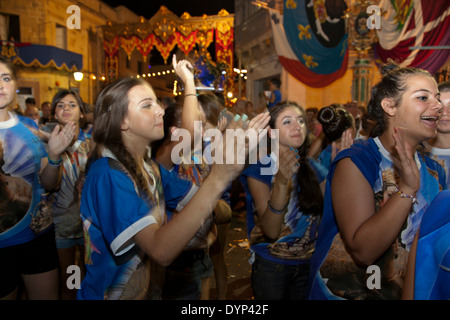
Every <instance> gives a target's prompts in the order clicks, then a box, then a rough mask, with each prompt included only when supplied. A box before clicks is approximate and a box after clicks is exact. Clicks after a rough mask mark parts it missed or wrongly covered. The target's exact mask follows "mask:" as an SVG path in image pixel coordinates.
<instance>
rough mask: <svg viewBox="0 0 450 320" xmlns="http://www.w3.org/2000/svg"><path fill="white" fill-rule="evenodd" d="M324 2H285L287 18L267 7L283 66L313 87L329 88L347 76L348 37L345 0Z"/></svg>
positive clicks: (276, 47) (301, 0) (287, 0)
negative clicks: (343, 21)
mask: <svg viewBox="0 0 450 320" xmlns="http://www.w3.org/2000/svg"><path fill="white" fill-rule="evenodd" d="M315 2H320V6H318V5H317V4H315ZM323 2H324V1H312V0H311V1H305V0H297V1H294V0H286V1H285V4H284V16H282V15H281V14H280V13H279V12H278V11H276V10H273V9H270V8H268V9H269V12H270V15H271V24H272V30H273V34H274V42H275V49H276V52H277V54H278V58H279V60H280V62H281V64H282V65H283V67H284V68H285V69H286V70H287V71H288V72H289V73H290V74H291V75H292V76H294V77H295V78H296V79H297V80H299V81H300V82H302V83H304V84H306V85H308V86H310V87H313V88H322V87H325V86H328V85H330V84H331V83H333V82H334V81H336V80H337V79H339V78H341V77H342V76H344V74H345V72H346V71H347V66H348V48H347V34H346V33H345V23H344V24H343V23H342V21H341V20H342V18H341V16H343V11H344V10H345V9H346V8H347V7H346V5H345V2H344V1H331V0H328V1H327V2H326V3H327V5H326V6H325V5H324V4H323ZM329 7H330V8H331V9H330V10H328V9H329ZM327 10H328V11H330V13H328V11H327ZM339 10H341V11H340V13H339V14H338V11H339ZM308 14H309V16H308ZM330 14H332V15H330ZM311 24H313V25H314V26H312V25H311ZM333 27H334V28H333ZM319 38H320V40H319Z"/></svg>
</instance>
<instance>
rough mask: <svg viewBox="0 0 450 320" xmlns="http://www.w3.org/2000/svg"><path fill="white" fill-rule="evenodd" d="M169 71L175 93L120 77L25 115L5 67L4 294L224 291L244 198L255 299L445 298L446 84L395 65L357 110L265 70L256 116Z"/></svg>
mask: <svg viewBox="0 0 450 320" xmlns="http://www.w3.org/2000/svg"><path fill="white" fill-rule="evenodd" d="M172 64H173V68H174V70H175V73H176V75H177V76H178V77H179V79H180V80H181V81H182V82H183V86H184V93H183V99H180V100H174V99H171V98H164V99H163V98H161V99H159V98H158V97H157V96H156V95H155V91H154V89H153V88H152V87H151V85H150V84H149V83H148V82H146V81H145V80H143V79H136V78H123V79H119V80H117V81H115V82H113V83H111V84H109V85H108V86H106V87H105V88H104V89H103V90H102V91H101V92H100V93H99V95H98V97H97V98H96V101H95V105H94V106H90V105H88V104H86V103H85V102H83V101H82V99H81V97H80V96H79V94H78V93H77V92H75V91H72V90H66V89H64V90H60V91H59V92H57V93H56V94H55V96H54V97H53V99H52V101H51V102H44V103H42V105H41V108H40V110H39V108H37V107H36V102H35V101H34V99H29V100H28V101H27V108H26V110H25V112H23V113H20V110H17V108H15V107H14V106H13V103H14V102H15V100H16V99H15V98H16V96H15V95H16V78H15V77H16V75H15V73H14V69H13V67H12V66H11V65H10V64H9V63H8V62H7V61H5V60H0V189H1V193H0V257H1V260H2V261H3V262H2V263H1V264H0V283H1V285H0V299H80V300H103V299H108V300H109V299H112V300H115V299H156V300H160V299H163V300H175V299H176V300H197V299H209V298H210V297H209V292H210V279H211V277H214V279H215V283H216V292H217V295H216V296H217V299H226V288H227V278H228V274H227V266H226V263H225V258H224V250H225V244H226V234H227V230H228V228H229V225H230V222H231V218H232V211H233V210H235V207H236V203H237V202H239V201H243V202H244V203H245V205H244V207H243V208H242V209H243V210H245V211H246V223H247V233H248V240H249V244H250V247H249V249H250V253H251V258H250V260H249V262H250V263H251V265H252V268H251V270H252V272H251V285H252V290H253V295H254V298H255V299H256V300H303V299H321V300H323V299H333V300H334V299H357V300H360V299H449V298H450V290H449V288H450V272H449V270H450V255H449V254H448V248H449V247H450V237H449V231H450V230H449V227H450V219H449V216H450V211H449V206H448V202H449V199H450V193H449V191H448V179H449V178H450V173H449V164H450V83H449V82H446V83H440V84H437V83H436V81H435V79H434V78H433V76H432V75H431V74H429V73H428V72H427V71H425V70H421V69H415V68H408V67H406V68H405V67H399V66H397V65H395V64H394V63H388V64H387V65H385V66H384V67H383V69H382V70H381V72H382V78H381V80H380V82H379V83H377V84H376V85H375V86H374V87H373V88H372V92H371V99H370V102H369V103H368V105H367V106H358V104H357V103H356V102H349V103H346V104H339V103H334V104H332V105H329V106H324V107H322V108H320V109H315V108H305V106H300V105H298V104H297V103H296V102H293V101H282V98H281V91H280V86H281V82H280V80H279V79H276V78H272V79H270V81H269V90H270V94H267V95H265V97H266V100H267V102H266V105H265V106H264V108H263V109H264V110H258V111H256V110H255V109H254V106H253V104H252V103H251V102H250V101H247V100H246V99H238V100H237V101H236V102H235V103H234V105H231V106H225V104H224V101H223V100H221V98H220V97H219V96H217V95H215V94H212V93H199V92H197V91H196V86H195V77H194V73H193V66H192V65H191V63H190V62H189V61H187V60H177V57H176V55H174V57H173V60H172ZM260 111H261V112H260ZM227 129H231V130H233V132H234V133H235V136H236V137H237V139H234V136H233V137H232V138H230V136H228V135H227V134H225V132H226V130H227ZM199 132H200V134H201V136H200V137H198V134H199ZM253 133H256V135H257V138H256V141H263V138H266V139H267V140H270V141H271V143H268V144H267V146H265V148H261V147H259V146H258V144H257V143H256V144H255V143H252V140H251V139H250V137H251V135H252V134H253ZM240 138H243V139H244V141H245V143H239V139H240ZM180 146H182V147H180ZM229 146H232V148H231V152H230V149H229ZM258 147H259V148H258ZM256 149H258V150H259V153H258V158H257V161H256V162H255V161H250V160H249V159H250V156H249V155H251V154H255V153H256V152H255V150H256ZM261 150H263V151H264V152H261ZM242 155H244V159H245V161H240V159H241V158H240V157H242ZM220 157H222V158H221V159H225V158H226V161H218V159H220ZM241 195H243V198H242V197H240V196H241ZM233 197H234V198H233ZM236 198H238V200H233V199H236ZM72 265H78V266H79V267H80V270H81V276H82V282H81V286H80V287H79V288H78V290H77V289H74V288H69V287H68V286H67V280H68V276H69V274H68V273H67V272H66V271H67V268H68V267H69V266H72ZM373 267H375V270H378V273H377V272H376V273H375V276H378V278H376V279H375V280H374V283H371V282H370V281H372V280H373V277H371V273H370V271H369V270H373Z"/></svg>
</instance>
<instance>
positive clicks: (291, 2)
mask: <svg viewBox="0 0 450 320" xmlns="http://www.w3.org/2000/svg"><path fill="white" fill-rule="evenodd" d="M286 8H287V9H296V8H297V2H295V0H287V1H286Z"/></svg>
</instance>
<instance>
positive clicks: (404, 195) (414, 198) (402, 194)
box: [395, 185, 418, 204]
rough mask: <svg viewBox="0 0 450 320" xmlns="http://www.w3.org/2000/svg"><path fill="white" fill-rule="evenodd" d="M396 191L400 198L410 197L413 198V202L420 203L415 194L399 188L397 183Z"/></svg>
mask: <svg viewBox="0 0 450 320" xmlns="http://www.w3.org/2000/svg"><path fill="white" fill-rule="evenodd" d="M395 192H396V193H398V194H399V195H400V198H408V199H411V201H412V203H413V204H414V203H416V204H417V203H418V202H417V199H416V197H415V196H411V195H409V194H406V193H404V192H403V191H402V190H400V189H399V187H398V186H397V185H395Z"/></svg>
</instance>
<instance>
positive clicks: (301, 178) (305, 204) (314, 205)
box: [269, 101, 323, 215]
mask: <svg viewBox="0 0 450 320" xmlns="http://www.w3.org/2000/svg"><path fill="white" fill-rule="evenodd" d="M286 108H296V109H298V110H299V111H300V112H301V114H302V115H303V118H304V119H305V121H306V113H305V111H304V109H303V108H302V107H300V106H299V105H298V104H297V103H295V102H289V101H286V102H281V103H279V104H278V105H277V106H275V107H273V108H271V109H270V110H269V112H270V121H269V126H270V128H272V129H276V127H275V123H276V121H277V119H278V117H279V115H280V114H281V112H283V111H284V110H285V109H286ZM310 145H311V141H310V138H309V135H306V138H305V142H304V143H303V144H302V145H301V146H300V147H299V148H298V154H299V156H300V161H299V162H300V168H299V170H298V172H297V180H296V182H297V186H298V187H299V188H297V199H298V204H297V205H298V207H299V209H300V210H301V211H302V212H304V213H305V214H311V215H322V211H323V195H322V190H321V189H320V184H319V181H318V180H317V176H316V174H315V172H314V171H313V169H312V168H311V167H310V165H309V163H308V158H307V154H308V149H309V147H310Z"/></svg>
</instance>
